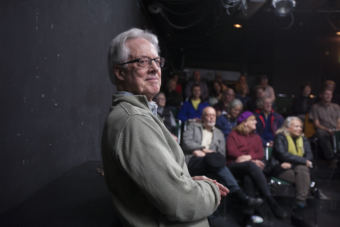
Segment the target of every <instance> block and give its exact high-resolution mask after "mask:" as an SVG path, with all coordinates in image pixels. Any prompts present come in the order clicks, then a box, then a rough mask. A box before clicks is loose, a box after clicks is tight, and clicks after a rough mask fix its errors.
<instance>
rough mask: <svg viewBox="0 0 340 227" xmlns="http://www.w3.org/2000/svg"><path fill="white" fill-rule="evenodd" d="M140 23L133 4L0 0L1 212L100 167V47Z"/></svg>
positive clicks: (103, 109)
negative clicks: (88, 164)
mask: <svg viewBox="0 0 340 227" xmlns="http://www.w3.org/2000/svg"><path fill="white" fill-rule="evenodd" d="M142 24H144V22H143V17H142V15H140V9H139V6H138V4H137V1H133V0H128V1H126V0H120V1H113V0H101V1H95V0H87V1H84V0H73V1H68V0H57V1H45V0H25V1H24V0H22V1H20V0H10V1H9V0H6V1H1V3H0V28H1V37H0V40H1V43H0V45H1V47H0V50H1V51H0V59H1V67H0V68H1V69H0V70H1V71H0V72H1V75H0V78H1V82H0V92H1V95H0V99H1V115H0V116H1V126H0V128H1V129H0V131H1V137H0V140H1V145H0V146H1V147H0V152H1V153H0V182H1V183H0V184H1V187H0V212H1V211H4V210H6V209H9V208H11V207H13V206H15V205H17V204H19V203H20V202H22V201H23V200H25V199H26V198H28V197H29V196H30V195H32V194H33V193H34V192H36V191H37V190H38V189H39V188H41V187H42V186H43V185H45V184H47V183H49V182H51V181H52V180H53V179H55V178H57V177H58V176H60V175H62V174H63V173H65V172H66V171H68V170H69V169H71V168H72V167H74V166H77V165H79V164H81V163H83V162H85V161H87V160H100V158H101V156H100V137H101V130H102V124H103V121H104V120H105V116H106V114H107V112H108V109H109V106H110V102H111V94H112V92H113V90H114V87H113V86H112V85H111V83H110V80H109V78H108V73H107V66H106V56H107V47H108V44H109V42H110V40H111V38H112V37H113V36H114V35H116V34H117V33H119V32H121V31H123V30H126V29H128V28H130V27H132V26H141V25H142ZM93 171H95V170H93Z"/></svg>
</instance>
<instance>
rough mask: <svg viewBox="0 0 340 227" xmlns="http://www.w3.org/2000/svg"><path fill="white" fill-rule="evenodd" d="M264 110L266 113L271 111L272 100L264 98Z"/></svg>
mask: <svg viewBox="0 0 340 227" xmlns="http://www.w3.org/2000/svg"><path fill="white" fill-rule="evenodd" d="M263 110H264V112H266V113H270V111H272V101H271V100H270V99H264V101H263Z"/></svg>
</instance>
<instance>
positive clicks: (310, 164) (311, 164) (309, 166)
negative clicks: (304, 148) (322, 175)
mask: <svg viewBox="0 0 340 227" xmlns="http://www.w3.org/2000/svg"><path fill="white" fill-rule="evenodd" d="M306 166H307V167H308V168H313V163H312V162H311V161H309V160H307V161H306Z"/></svg>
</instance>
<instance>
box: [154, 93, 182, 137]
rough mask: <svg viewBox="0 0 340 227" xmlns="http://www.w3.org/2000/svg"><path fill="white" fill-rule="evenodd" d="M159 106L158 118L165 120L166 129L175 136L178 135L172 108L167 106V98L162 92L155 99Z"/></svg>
mask: <svg viewBox="0 0 340 227" xmlns="http://www.w3.org/2000/svg"><path fill="white" fill-rule="evenodd" d="M155 100H156V104H157V106H158V108H157V113H158V116H159V117H160V118H161V119H162V120H163V123H164V125H165V127H166V128H167V129H168V130H169V131H170V132H171V133H172V134H174V135H177V123H176V119H175V117H174V114H173V113H172V110H171V108H169V107H168V106H167V105H166V97H165V94H164V93H163V92H160V93H158V94H157V95H156V97H155Z"/></svg>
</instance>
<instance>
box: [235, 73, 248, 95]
mask: <svg viewBox="0 0 340 227" xmlns="http://www.w3.org/2000/svg"><path fill="white" fill-rule="evenodd" d="M244 86H247V87H248V84H247V77H246V75H244V74H241V75H240V77H239V78H238V80H237V82H236V84H235V92H236V94H239V93H242V92H243V87H244Z"/></svg>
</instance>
